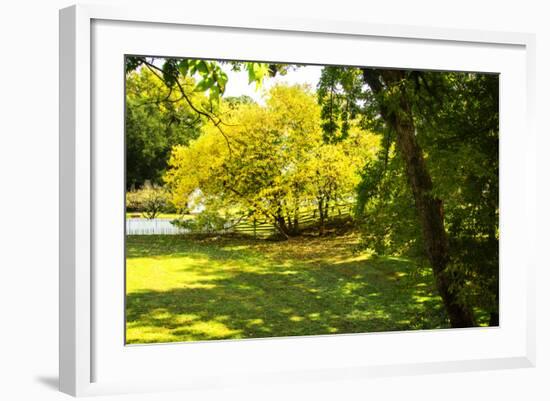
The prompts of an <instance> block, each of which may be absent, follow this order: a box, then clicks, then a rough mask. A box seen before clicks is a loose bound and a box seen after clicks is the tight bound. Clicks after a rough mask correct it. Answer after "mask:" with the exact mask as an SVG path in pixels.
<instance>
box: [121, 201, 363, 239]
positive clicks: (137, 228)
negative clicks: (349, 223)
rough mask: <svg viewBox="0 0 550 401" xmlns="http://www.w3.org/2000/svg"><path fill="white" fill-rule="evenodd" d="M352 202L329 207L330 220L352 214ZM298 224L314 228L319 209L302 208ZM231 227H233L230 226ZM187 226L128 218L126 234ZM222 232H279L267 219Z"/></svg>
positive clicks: (174, 232) (178, 232) (162, 231)
mask: <svg viewBox="0 0 550 401" xmlns="http://www.w3.org/2000/svg"><path fill="white" fill-rule="evenodd" d="M352 207H353V206H352V204H351V203H349V204H341V205H334V206H330V207H329V215H328V221H330V220H331V219H334V218H346V217H349V216H351V214H352ZM298 224H299V226H300V228H301V229H304V228H312V227H315V226H316V225H318V224H319V211H318V210H317V209H313V208H311V209H308V210H302V211H300V213H299V214H298ZM229 227H231V228H229ZM191 232H195V233H196V231H191V230H189V229H187V228H182V227H177V226H175V225H174V224H172V223H171V219H162V218H158V219H150V220H149V219H141V218H128V219H126V235H182V234H189V233H191ZM219 233H220V234H227V233H238V234H245V235H250V236H253V237H255V238H265V237H269V236H271V235H274V234H276V233H277V229H276V228H275V226H274V225H273V223H272V222H270V221H267V220H263V221H262V220H252V219H251V220H247V221H241V222H240V223H238V224H236V225H234V226H232V225H231V223H229V224H228V228H227V229H225V230H222V231H220V232H219Z"/></svg>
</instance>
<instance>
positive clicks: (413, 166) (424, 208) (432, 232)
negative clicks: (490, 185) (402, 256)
mask: <svg viewBox="0 0 550 401" xmlns="http://www.w3.org/2000/svg"><path fill="white" fill-rule="evenodd" d="M363 78H364V80H365V82H366V83H367V84H368V85H369V87H370V88H371V90H372V91H373V93H374V94H376V95H381V93H382V91H384V90H385V89H387V88H391V89H392V91H395V92H392V93H393V94H394V95H395V96H396V98H394V99H393V100H394V103H392V107H391V109H390V108H389V107H388V106H386V105H385V104H384V103H383V102H380V114H381V116H382V118H383V119H384V121H385V122H386V123H387V124H388V125H389V126H390V127H391V129H392V130H393V131H394V132H395V134H396V142H397V147H398V149H399V153H400V155H401V157H402V158H403V160H404V162H405V168H406V174H407V178H408V182H409V185H410V187H411V190H412V193H413V196H414V200H415V206H416V211H417V213H418V217H419V220H420V223H421V226H422V235H423V239H424V244H425V248H426V254H427V256H428V260H429V262H430V265H431V267H432V271H433V274H434V277H435V281H436V285H437V289H438V292H439V294H440V296H441V298H442V300H443V303H444V305H445V309H446V311H447V314H448V317H449V320H450V321H451V325H452V327H472V326H475V320H474V317H473V313H472V311H471V309H470V308H469V307H468V306H466V305H463V304H462V303H461V302H460V301H459V300H458V299H457V296H456V291H451V284H452V278H451V277H450V276H449V274H448V273H447V271H446V267H447V264H448V262H449V245H448V239H447V233H446V232H445V226H444V213H443V212H444V210H443V202H442V201H441V199H438V198H436V197H435V196H433V194H432V189H433V183H432V179H431V176H430V174H429V171H428V169H427V167H426V163H425V160H424V155H423V152H422V149H421V147H420V146H419V144H418V141H417V139H416V132H415V125H414V120H413V114H412V108H411V103H410V100H409V99H408V97H407V94H406V91H405V89H404V88H403V87H398V85H400V84H402V83H403V82H404V79H405V72H404V71H399V70H375V69H364V70H363Z"/></svg>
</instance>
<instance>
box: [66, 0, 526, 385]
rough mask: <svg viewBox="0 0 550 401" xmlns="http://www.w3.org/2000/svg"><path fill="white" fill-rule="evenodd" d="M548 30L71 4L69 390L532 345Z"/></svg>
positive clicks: (252, 375)
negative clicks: (542, 48)
mask: <svg viewBox="0 0 550 401" xmlns="http://www.w3.org/2000/svg"><path fill="white" fill-rule="evenodd" d="M533 46H534V38H533V37H532V36H530V35H527V34H511V33H493V32H475V31H461V30H440V29H433V28H432V29H429V28H422V27H403V26H377V25H371V24H368V23H358V22H356V23H350V22H334V21H313V20H312V21H303V20H292V19H291V18H288V19H284V20H280V19H273V18H272V19H270V18H258V19H255V20H254V21H231V20H224V19H223V18H221V17H220V18H219V19H217V18H216V17H215V16H211V17H209V18H208V19H204V20H203V19H201V18H198V17H193V16H191V15H185V14H183V13H181V14H180V13H178V12H166V11H158V10H157V11H156V14H155V13H153V12H152V10H142V9H138V8H135V9H113V8H109V7H104V6H74V7H70V8H67V9H64V10H62V11H61V14H60V52H61V54H60V70H61V79H60V99H61V104H60V131H61V132H60V136H61V140H60V157H61V159H60V183H61V184H60V186H61V190H60V202H61V206H60V207H61V209H60V210H61V221H60V232H61V234H60V244H61V245H60V387H61V390H62V391H64V392H67V393H69V394H72V395H90V394H105V393H116V392H138V391H155V390H167V389H174V390H175V389H200V388H208V387H212V386H229V385H246V384H247V383H269V382H274V381H279V382H280V381H286V382H293V381H304V380H329V379H331V378H333V379H337V378H363V377H373V376H384V375H400V374H419V373H429V372H439V371H464V370H477V369H499V368H510V367H528V366H533V364H534V355H535V352H534V350H535V348H534V346H535V344H534V301H533V300H534V293H533V292H534V286H533V274H532V268H533V263H534V262H533V261H532V260H531V259H529V258H530V256H529V255H532V252H530V247H531V244H532V243H533V241H532V238H531V235H533V234H531V233H533V232H534V231H535V230H533V227H534V221H535V216H536V211H535V208H534V205H533V203H534V202H533V195H534V191H535V189H534V188H535V184H534V178H533V177H534V170H535V167H534V166H535V164H534V157H533V155H534V153H533V152H534V151H533V146H534V143H535V138H534V133H533V131H532V129H531V126H530V124H531V121H532V115H531V113H532V112H533V105H532V101H533V85H534V71H533V57H534V53H533Z"/></svg>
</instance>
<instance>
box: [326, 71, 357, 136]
mask: <svg viewBox="0 0 550 401" xmlns="http://www.w3.org/2000/svg"><path fill="white" fill-rule="evenodd" d="M362 85H363V84H362V81H361V74H360V71H359V69H357V68H353V67H337V66H327V67H325V68H323V71H322V74H321V78H320V80H319V84H318V86H317V97H318V100H319V103H320V104H321V106H322V108H321V118H322V120H323V123H322V126H321V128H322V129H323V138H324V140H325V142H326V143H335V142H338V141H341V140H343V139H345V138H346V137H347V135H348V133H349V128H350V121H351V120H353V119H355V118H356V117H357V114H358V113H359V111H360V110H361V106H360V105H361V101H362V100H363V99H364V94H363V88H362Z"/></svg>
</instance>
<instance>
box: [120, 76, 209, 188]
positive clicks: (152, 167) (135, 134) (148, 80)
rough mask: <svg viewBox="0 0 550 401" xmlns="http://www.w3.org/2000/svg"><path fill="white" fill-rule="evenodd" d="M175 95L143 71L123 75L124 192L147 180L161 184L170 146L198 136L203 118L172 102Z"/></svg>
mask: <svg viewBox="0 0 550 401" xmlns="http://www.w3.org/2000/svg"><path fill="white" fill-rule="evenodd" d="M187 84H192V81H188V83H187ZM175 96H176V95H175V94H174V92H173V91H171V90H169V89H168V88H167V87H166V86H164V84H163V83H162V82H161V81H160V80H159V79H158V78H156V77H155V76H154V75H153V74H152V73H151V72H150V71H149V70H147V69H140V70H139V71H134V72H131V73H130V74H129V75H128V76H127V80H126V122H125V123H126V188H127V189H131V188H139V187H141V186H142V185H143V184H144V183H145V182H146V181H147V180H149V181H151V182H152V183H154V184H162V174H163V173H164V171H165V169H166V165H167V162H168V157H169V154H170V150H171V149H172V146H174V145H178V144H187V143H188V142H189V140H191V139H194V138H197V137H198V136H199V134H200V128H201V126H202V124H203V122H204V119H203V118H201V116H199V115H197V114H196V113H195V112H194V111H193V110H192V109H191V108H190V107H189V106H187V105H186V104H184V103H182V102H176V101H174V98H175ZM199 102H200V101H199Z"/></svg>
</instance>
